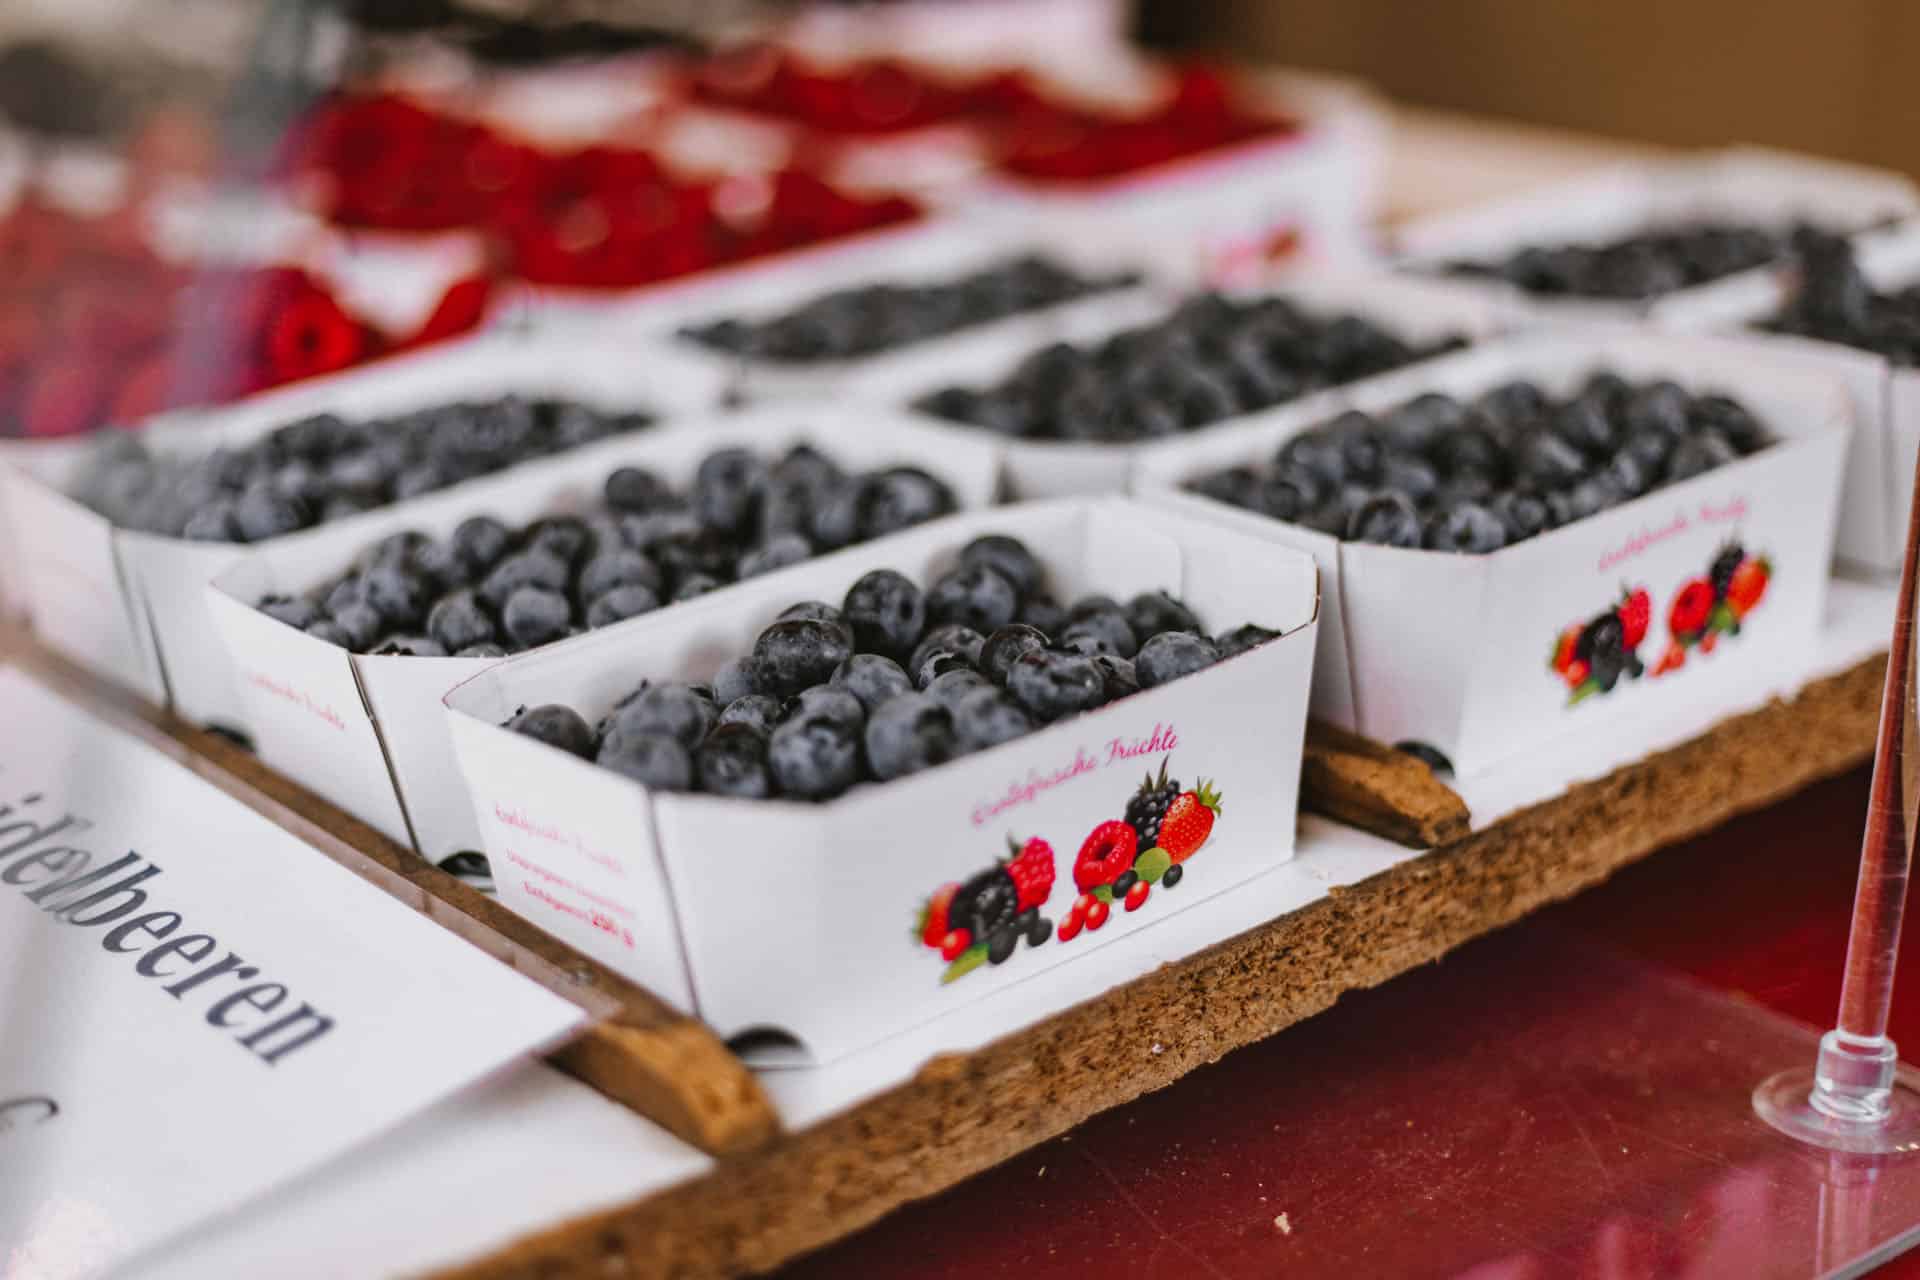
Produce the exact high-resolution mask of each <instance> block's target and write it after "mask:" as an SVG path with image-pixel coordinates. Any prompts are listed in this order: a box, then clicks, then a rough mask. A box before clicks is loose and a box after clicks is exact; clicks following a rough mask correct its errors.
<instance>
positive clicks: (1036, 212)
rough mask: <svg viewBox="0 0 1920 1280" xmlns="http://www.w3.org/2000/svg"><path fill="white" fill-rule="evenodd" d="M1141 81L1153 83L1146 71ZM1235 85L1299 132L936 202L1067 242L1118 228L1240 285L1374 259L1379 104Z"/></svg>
mask: <svg viewBox="0 0 1920 1280" xmlns="http://www.w3.org/2000/svg"><path fill="white" fill-rule="evenodd" d="M1136 74H1139V75H1141V76H1150V75H1151V69H1150V66H1143V67H1139V68H1138V69H1137V72H1136ZM1241 79H1242V83H1243V85H1244V86H1245V87H1246V88H1247V89H1248V90H1250V91H1251V93H1252V95H1253V96H1257V98H1258V100H1259V101H1260V102H1262V103H1264V104H1267V105H1268V106H1270V107H1271V110H1272V111H1273V112H1274V113H1275V114H1276V115H1277V116H1281V117H1285V118H1286V119H1289V120H1291V121H1293V122H1294V124H1295V126H1296V127H1295V128H1294V129H1293V130H1291V131H1289V132H1281V133H1276V134H1274V135H1273V136H1271V137H1266V138H1255V139H1253V140H1251V141H1248V142H1245V143H1240V144H1237V145H1232V146H1226V147H1220V148H1216V149H1214V150H1211V151H1202V152H1197V153H1195V154H1193V155H1190V156H1186V157H1183V158H1181V159H1179V160H1175V161H1171V162H1169V163H1166V164H1161V165H1156V166H1153V167H1151V168H1147V169H1142V170H1139V171H1136V172H1133V173H1128V174H1122V175H1120V176H1117V177H1113V178H1107V179H1100V180H1095V181H1084V182H1066V181H1058V182H1043V181H1038V180H1033V179H1028V178H1024V177H1019V176H1015V175H1012V174H1008V173H1005V172H999V171H995V170H992V169H989V170H988V171H987V172H986V173H985V174H984V175H983V176H982V177H981V179H980V180H979V181H976V182H971V183H966V184H962V185H958V186H955V187H952V188H950V189H948V190H947V191H945V192H935V193H931V194H933V195H934V196H935V197H936V198H937V199H940V200H941V201H942V202H943V203H950V204H951V207H954V208H960V209H965V210H967V211H968V212H969V213H970V214H972V215H974V216H978V217H981V218H987V219H996V220H1009V221H1012V222H1015V223H1018V224H1020V225H1023V226H1027V227H1035V228H1038V227H1048V228H1050V229H1052V230H1054V231H1056V232H1058V233H1060V234H1062V235H1064V236H1067V237H1069V238H1070V237H1073V236H1076V235H1079V234H1083V233H1089V232H1091V233H1102V232H1104V233H1107V234H1111V233H1112V232H1114V231H1116V230H1119V229H1124V230H1127V231H1129V232H1132V233H1134V234H1137V235H1142V236H1146V237H1149V238H1151V239H1152V240H1154V241H1156V242H1157V243H1158V244H1160V245H1161V246H1162V248H1163V249H1164V251H1165V252H1166V253H1167V254H1168V255H1169V256H1170V257H1171V258H1172V259H1174V260H1175V261H1176V262H1178V264H1179V266H1180V268H1181V270H1182V271H1183V272H1192V273H1195V274H1198V275H1199V276H1200V277H1202V278H1204V279H1207V280H1210V281H1219V282H1224V283H1235V282H1244V281H1247V280H1249V279H1252V278H1256V277H1257V275H1258V273H1259V272H1260V271H1261V270H1262V269H1264V268H1265V267H1268V266H1271V265H1273V264H1275V263H1277V262H1281V261H1294V262H1301V261H1307V262H1318V263H1335V264H1339V263H1353V262H1358V261H1364V260H1366V259H1367V258H1369V257H1370V256H1371V246H1370V244H1369V242H1368V234H1369V233H1368V228H1369V226H1370V225H1371V222H1372V219H1373V216H1374V213H1375V208H1376V206H1377V204H1378V202H1379V193H1380V187H1381V182H1382V178H1383V174H1384V172H1385V161H1386V143H1385V138H1386V126H1385V112H1384V108H1383V107H1382V105H1381V104H1380V102H1379V101H1378V100H1377V99H1375V98H1374V97H1373V95H1372V94H1371V93H1370V92H1368V91H1367V90H1366V89H1365V88H1364V87H1363V86H1361V85H1360V84H1359V83H1358V82H1356V81H1352V80H1346V79H1342V78H1340V77H1333V76H1324V75H1317V74H1311V73H1301V72H1293V71H1262V72H1258V73H1253V72H1249V73H1246V74H1245V75H1244V76H1243V77H1242V78H1241Z"/></svg>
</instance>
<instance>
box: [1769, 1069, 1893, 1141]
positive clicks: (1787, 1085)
mask: <svg viewBox="0 0 1920 1280" xmlns="http://www.w3.org/2000/svg"><path fill="white" fill-rule="evenodd" d="M1814 1079H1815V1077H1814V1069H1813V1068H1812V1067H1798V1068H1795V1069H1794V1070H1791V1071H1782V1072H1780V1073H1779V1074H1778V1075H1773V1076H1769V1077H1768V1078H1767V1079H1765V1080H1763V1081H1761V1083H1760V1087H1759V1088H1757V1089H1755V1090H1754V1091H1753V1109H1754V1111H1755V1112H1757V1113H1758V1114H1759V1116H1760V1118H1761V1119H1762V1120H1765V1121H1766V1122H1767V1123H1768V1124H1770V1125H1772V1126H1773V1127H1774V1128H1775V1129H1778V1130H1779V1131H1780V1132H1781V1133H1784V1134H1786V1135H1787V1136H1788V1137H1790V1138H1795V1139H1798V1140H1799V1141H1801V1142H1804V1143H1807V1144H1808V1145H1810V1146H1815V1147H1820V1148H1823V1149H1825V1150H1828V1151H1850V1152H1854V1153H1856V1154H1859V1155H1907V1154H1911V1153H1913V1152H1920V1072H1914V1071H1911V1070H1909V1069H1907V1068H1906V1067H1897V1068H1895V1070H1894V1072H1893V1081H1892V1084H1891V1086H1890V1087H1889V1088H1888V1089H1887V1090H1886V1093H1885V1095H1884V1096H1885V1103H1886V1105H1885V1113H1884V1114H1883V1115H1880V1116H1879V1117H1877V1118H1862V1119H1848V1118H1845V1117H1842V1116H1839V1115H1836V1114H1833V1113H1832V1112H1831V1110H1830V1109H1822V1108H1820V1107H1817V1106H1815V1105H1814Z"/></svg>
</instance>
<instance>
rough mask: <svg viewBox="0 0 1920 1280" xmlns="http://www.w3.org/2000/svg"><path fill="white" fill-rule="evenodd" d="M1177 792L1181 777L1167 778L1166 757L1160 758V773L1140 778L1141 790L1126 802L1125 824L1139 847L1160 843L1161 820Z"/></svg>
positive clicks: (1146, 847) (1151, 846)
mask: <svg viewBox="0 0 1920 1280" xmlns="http://www.w3.org/2000/svg"><path fill="white" fill-rule="evenodd" d="M1179 794H1180V780H1179V779H1178V778H1174V779H1172V780H1169V779H1168V778H1167V760H1166V759H1165V758H1162V759H1161V761H1160V776H1159V777H1158V778H1155V777H1154V776H1153V775H1152V774H1148V775H1147V776H1146V777H1145V778H1144V779H1142V781H1141V783H1140V789H1139V790H1138V791H1135V792H1134V793H1133V798H1132V799H1130V800H1128V801H1127V812H1126V821H1127V825H1128V826H1130V827H1132V828H1133V834H1134V842H1135V844H1136V845H1137V846H1138V847H1139V848H1142V849H1151V848H1153V846H1155V845H1156V844H1159V843H1160V823H1161V822H1162V820H1164V819H1165V818H1166V816H1167V809H1168V807H1169V806H1171V805H1172V804H1173V801H1174V797H1176V796H1178V795H1179Z"/></svg>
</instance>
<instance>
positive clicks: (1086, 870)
mask: <svg viewBox="0 0 1920 1280" xmlns="http://www.w3.org/2000/svg"><path fill="white" fill-rule="evenodd" d="M1139 839H1140V838H1139V836H1137V835H1136V834H1135V833H1134V830H1133V828H1132V827H1131V826H1129V825H1128V824H1127V823H1124V822H1119V821H1113V822H1103V823H1101V824H1100V825H1099V826H1097V827H1095V828H1094V829H1093V832H1092V834H1091V835H1089V836H1088V837H1087V840H1086V843H1085V844H1083V845H1081V846H1080V856H1079V857H1077V858H1075V859H1074V861H1073V883H1074V885H1075V886H1076V887H1077V888H1079V889H1080V890H1081V891H1082V892H1083V893H1084V892H1086V891H1088V890H1091V889H1094V888H1097V887H1099V886H1100V885H1103V884H1112V883H1113V882H1114V879H1115V877H1117V876H1118V875H1119V874H1120V873H1121V872H1122V871H1125V870H1127V869H1128V868H1129V867H1131V866H1132V865H1133V855H1134V854H1135V853H1137V852H1138V851H1139Z"/></svg>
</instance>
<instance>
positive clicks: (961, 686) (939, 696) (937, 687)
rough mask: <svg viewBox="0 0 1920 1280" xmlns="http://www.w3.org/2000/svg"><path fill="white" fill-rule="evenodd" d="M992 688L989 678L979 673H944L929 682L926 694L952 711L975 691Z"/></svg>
mask: <svg viewBox="0 0 1920 1280" xmlns="http://www.w3.org/2000/svg"><path fill="white" fill-rule="evenodd" d="M990 687H991V686H990V685H989V684H988V683H987V678H986V677H985V676H983V675H981V674H980V673H979V672H978V671H972V670H967V671H943V672H941V673H940V674H939V675H937V676H935V677H934V678H933V679H931V680H929V681H927V687H926V689H925V691H924V692H925V693H926V695H927V696H928V697H930V698H932V699H933V700H934V701H935V702H938V703H939V704H940V705H941V706H943V707H945V708H947V709H948V710H949V711H951V710H952V709H953V708H954V706H955V705H957V704H958V703H959V701H960V699H962V698H963V697H965V696H966V695H967V694H969V693H971V692H972V691H973V690H975V689H986V688H990Z"/></svg>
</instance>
